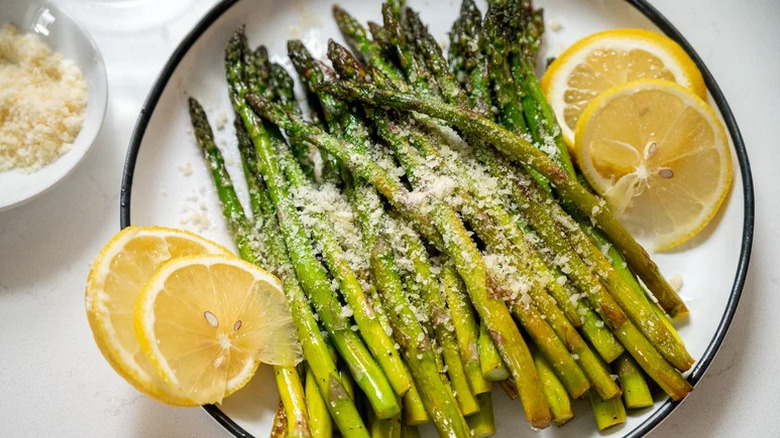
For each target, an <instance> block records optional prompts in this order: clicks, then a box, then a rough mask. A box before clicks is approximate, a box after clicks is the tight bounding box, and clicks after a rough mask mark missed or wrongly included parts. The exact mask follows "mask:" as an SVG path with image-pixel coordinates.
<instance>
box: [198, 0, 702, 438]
mask: <svg viewBox="0 0 780 438" xmlns="http://www.w3.org/2000/svg"><path fill="white" fill-rule="evenodd" d="M333 12H334V16H335V18H336V21H337V23H338V25H339V28H340V29H341V31H342V33H343V36H344V37H345V39H346V40H347V41H348V43H349V45H350V46H351V48H352V50H354V53H353V52H351V51H350V50H349V49H347V48H346V47H344V46H341V45H339V44H338V43H336V42H334V41H332V40H331V41H329V45H328V58H329V59H330V61H331V64H332V68H331V67H329V66H327V65H326V64H324V63H323V62H321V61H319V60H316V59H314V58H313V57H312V55H311V54H310V53H309V52H308V51H307V49H306V47H304V45H303V44H302V43H301V42H300V41H290V42H289V43H288V50H289V56H290V59H291V60H292V63H293V65H294V66H295V69H296V71H297V73H298V76H299V78H300V80H301V82H302V83H303V85H304V88H305V89H306V92H307V96H308V102H309V106H310V107H311V114H310V120H308V121H307V120H304V118H303V112H302V109H301V108H300V107H299V104H298V102H297V101H296V99H295V96H294V93H293V87H294V81H293V79H292V78H291V76H290V75H289V74H288V72H287V71H286V70H285V69H284V68H283V67H282V66H281V65H278V64H273V63H271V62H270V61H269V57H268V53H267V51H266V49H265V48H264V47H262V46H261V47H259V48H257V49H256V50H254V51H253V50H251V49H250V48H249V44H248V42H247V38H246V36H245V34H244V30H243V29H239V30H238V31H237V32H236V33H235V34H234V35H233V37H232V38H231V40H230V42H229V43H228V47H227V50H226V56H225V63H226V71H227V82H228V90H229V93H230V97H231V102H232V104H233V109H234V111H235V130H236V135H237V137H238V144H239V151H240V154H241V158H242V161H243V170H244V176H245V178H246V183H247V185H248V187H249V203H248V205H249V207H250V210H251V215H249V214H247V213H246V212H245V211H244V209H243V207H242V204H241V203H240V202H239V198H238V196H237V194H236V192H235V190H234V188H233V185H232V182H231V179H230V175H229V174H228V172H227V170H226V168H225V165H224V161H223V159H222V155H221V153H220V151H219V149H218V148H217V147H216V145H215V143H214V138H213V134H212V131H211V128H210V127H209V124H208V121H207V120H206V115H205V113H204V111H203V109H202V108H201V106H200V105H199V104H198V103H197V101H195V100H194V99H190V114H191V116H192V123H193V126H194V127H195V133H196V137H197V140H198V143H199V145H200V146H201V148H202V151H203V156H204V158H205V160H206V163H207V164H208V166H209V168H210V170H211V172H212V175H213V179H214V183H215V185H216V188H217V193H218V194H219V198H220V200H221V201H222V205H223V208H224V216H225V219H226V221H227V223H228V225H229V229H230V231H231V232H232V234H233V236H234V238H235V241H236V244H237V246H238V249H239V253H240V255H241V257H243V258H244V259H246V260H248V261H250V262H253V263H257V264H258V265H260V266H263V267H266V268H270V269H272V270H273V272H274V273H275V274H276V275H278V276H279V278H280V279H281V280H282V282H283V285H284V291H285V294H286V295H287V297H288V300H289V302H290V308H291V311H292V313H293V318H294V320H295V323H296V329H297V331H298V336H299V338H300V342H301V344H302V347H303V352H304V357H305V362H304V364H303V365H301V366H299V367H289V368H285V367H277V368H276V377H277V383H278V388H279V392H280V394H281V403H280V406H279V410H278V412H277V416H276V421H275V427H274V431H273V433H272V434H273V436H295V437H303V436H315V437H327V436H332V435H334V434H337V433H338V434H340V435H342V436H344V437H367V436H369V435H371V436H376V437H379V436H387V437H400V436H417V435H418V433H419V432H418V430H417V426H418V425H420V424H424V423H427V422H430V423H432V424H433V425H434V426H435V428H436V429H437V431H438V432H439V434H440V435H442V436H451V437H467V436H478V437H482V436H490V435H492V434H494V433H495V424H494V420H493V412H492V399H491V389H492V386H493V382H497V383H499V385H500V386H501V387H502V388H503V389H504V390H505V391H506V392H507V394H509V395H510V397H512V398H518V397H519V398H520V401H521V402H522V407H523V409H524V412H525V415H526V418H527V419H528V421H529V423H531V425H532V426H534V427H537V428H544V427H547V426H548V425H549V424H550V422H555V424H556V425H558V426H562V425H563V424H565V423H566V422H567V421H568V420H570V419H571V418H572V417H573V412H572V408H571V400H572V399H577V398H582V397H588V398H589V399H590V400H591V404H592V407H593V411H594V413H595V418H596V421H597V425H598V427H599V429H604V428H606V427H609V426H611V425H614V424H618V423H620V422H622V421H624V419H625V415H626V414H625V408H629V409H635V408H643V407H647V406H650V405H652V403H653V398H652V395H651V390H650V386H649V383H650V382H655V383H656V384H657V385H658V386H659V387H660V388H661V389H662V390H663V391H665V392H666V393H667V394H669V395H670V396H671V397H672V398H673V399H675V400H679V399H680V398H682V397H684V396H685V395H686V394H687V393H688V392H690V391H691V389H692V388H691V386H690V384H689V383H688V382H687V381H686V380H685V378H683V376H682V375H681V374H680V372H682V371H685V370H687V369H689V368H690V367H691V365H692V363H693V359H692V358H691V356H690V355H689V354H688V353H687V352H686V350H685V347H684V345H683V343H682V341H681V340H680V338H679V336H678V335H677V333H676V331H675V329H674V327H673V326H672V325H671V323H670V318H671V317H679V316H683V315H685V314H686V312H687V309H686V308H685V305H684V304H683V302H682V301H681V300H680V298H679V297H678V296H677V294H676V293H675V292H674V290H673V289H671V288H670V286H669V285H668V283H667V282H666V280H665V279H664V277H663V276H661V274H660V272H659V271H658V268H657V267H656V265H655V264H654V263H653V262H652V260H650V258H649V256H648V254H647V253H646V252H645V251H644V249H642V247H641V246H640V245H639V244H638V243H637V242H636V241H635V240H634V239H633V238H632V237H631V235H630V234H629V233H627V232H626V231H625V229H624V228H623V227H622V226H621V225H620V224H619V222H618V221H617V220H616V219H615V218H614V217H613V216H612V214H611V213H610V211H609V209H608V208H607V207H606V205H605V204H604V202H603V201H602V200H600V199H599V198H597V197H596V196H594V195H593V194H592V192H591V191H590V190H589V189H588V187H587V186H585V185H584V183H583V182H582V178H580V177H579V175H578V174H577V173H576V169H575V167H574V166H573V165H572V162H571V159H570V157H569V155H568V152H567V149H566V145H565V144H564V143H563V140H562V137H561V134H560V128H559V126H558V124H557V122H556V120H555V118H554V116H553V113H552V110H551V109H550V107H549V105H548V103H547V101H546V100H545V98H544V95H543V94H542V92H541V89H540V87H539V82H538V80H537V77H536V75H535V73H534V71H535V59H536V55H537V49H538V47H539V44H540V38H541V36H542V33H543V18H542V11H541V10H535V9H534V8H533V7H532V5H531V2H530V1H527V0H503V1H500V0H496V1H493V2H490V6H489V8H488V10H487V12H486V14H485V16H484V17H483V16H482V14H481V12H480V11H479V10H478V9H477V7H476V5H475V4H474V3H473V0H464V1H463V5H462V8H461V10H460V15H459V17H458V19H457V21H456V22H455V23H454V25H453V28H452V31H451V33H450V44H449V46H450V47H449V53H448V56H447V57H445V56H444V54H443V52H442V49H441V47H440V46H439V44H438V43H437V42H436V40H435V39H434V37H433V36H432V35H431V34H430V33H429V32H428V29H427V27H426V26H425V25H424V24H423V23H422V21H421V20H420V16H419V15H418V13H416V12H415V11H413V10H412V9H410V8H407V7H405V6H404V5H403V4H402V1H400V0H391V1H388V2H387V3H385V4H383V5H382V17H383V23H382V24H378V23H369V24H368V27H369V29H370V36H369V32H368V31H367V30H366V28H364V27H363V26H362V25H361V24H360V23H359V22H358V21H356V20H355V19H354V18H353V17H351V16H350V15H349V14H348V13H347V12H346V11H344V10H342V9H341V8H339V7H338V6H335V7H334V9H333ZM285 134H286V135H285ZM640 280H641V281H642V282H643V283H644V285H646V287H647V289H645V288H644V287H642V286H641V285H640ZM647 377H649V380H648V379H646V378H647ZM334 426H335V427H334Z"/></svg>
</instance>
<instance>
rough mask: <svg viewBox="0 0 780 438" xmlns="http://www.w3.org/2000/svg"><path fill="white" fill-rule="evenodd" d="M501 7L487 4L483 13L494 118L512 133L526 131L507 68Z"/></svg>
mask: <svg viewBox="0 0 780 438" xmlns="http://www.w3.org/2000/svg"><path fill="white" fill-rule="evenodd" d="M506 15H507V11H506V8H505V7H501V6H498V7H490V8H488V12H487V14H486V15H485V24H484V28H483V31H484V37H485V52H486V55H485V56H486V57H487V60H488V77H489V79H490V83H491V85H492V88H493V97H494V102H495V103H496V106H497V108H498V121H499V123H500V124H501V125H502V126H503V127H504V128H506V129H507V130H509V131H512V132H514V133H516V134H524V133H526V132H528V127H527V126H526V124H525V120H524V118H523V109H522V107H521V106H520V105H519V102H518V100H517V88H516V86H515V82H514V79H513V78H512V74H511V73H510V71H509V63H508V60H507V56H506V54H507V52H508V51H509V47H508V41H507V35H506V23H505V21H506V20H507V19H508V17H507V16H506Z"/></svg>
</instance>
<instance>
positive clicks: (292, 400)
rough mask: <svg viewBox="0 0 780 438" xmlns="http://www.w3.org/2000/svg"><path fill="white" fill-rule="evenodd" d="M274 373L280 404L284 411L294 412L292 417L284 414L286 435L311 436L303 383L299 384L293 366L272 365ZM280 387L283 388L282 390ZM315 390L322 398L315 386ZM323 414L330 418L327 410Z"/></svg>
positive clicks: (320, 413) (299, 381) (299, 380)
mask: <svg viewBox="0 0 780 438" xmlns="http://www.w3.org/2000/svg"><path fill="white" fill-rule="evenodd" d="M274 375H275V376H276V385H277V387H278V388H280V391H279V394H280V395H281V397H282V404H283V405H284V406H285V411H286V412H291V413H295V414H296V415H295V416H294V417H290V416H289V415H287V416H286V417H287V436H288V437H310V436H312V434H311V431H310V430H309V413H308V410H307V401H308V400H307V399H306V398H305V396H304V389H303V385H302V384H301V379H300V377H299V376H298V372H297V371H296V370H295V367H278V366H277V367H274ZM312 376H313V375H312ZM282 388H284V389H283V390H282ZM315 392H316V393H317V396H319V397H320V400H322V396H321V395H320V394H319V389H316V388H315ZM318 414H319V415H322V412H319V413H318ZM324 414H325V416H327V417H328V419H330V414H328V412H327V411H325V412H324ZM316 436H322V435H316Z"/></svg>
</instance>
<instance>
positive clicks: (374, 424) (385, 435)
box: [368, 410, 403, 438]
mask: <svg viewBox="0 0 780 438" xmlns="http://www.w3.org/2000/svg"><path fill="white" fill-rule="evenodd" d="M368 424H369V426H368V429H369V430H370V431H371V438H401V430H402V428H403V424H402V423H401V415H400V414H399V415H396V416H395V417H392V418H387V419H384V420H382V419H380V418H376V415H374V413H373V412H372V411H370V410H369V412H368Z"/></svg>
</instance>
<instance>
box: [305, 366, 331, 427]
mask: <svg viewBox="0 0 780 438" xmlns="http://www.w3.org/2000/svg"><path fill="white" fill-rule="evenodd" d="M315 379H316V378H315V377H314V373H312V371H311V369H307V370H306V387H305V391H306V410H307V412H308V414H309V429H310V430H311V434H312V436H315V437H323V438H330V437H331V436H333V422H332V420H331V418H330V413H329V412H328V407H327V405H326V404H325V400H324V399H323V398H322V394H320V390H319V388H317V382H316V380H315Z"/></svg>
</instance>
